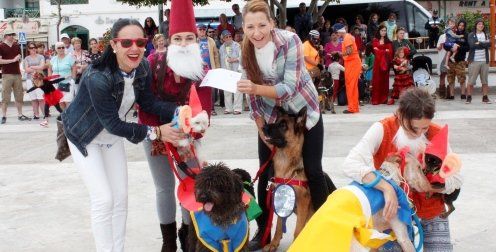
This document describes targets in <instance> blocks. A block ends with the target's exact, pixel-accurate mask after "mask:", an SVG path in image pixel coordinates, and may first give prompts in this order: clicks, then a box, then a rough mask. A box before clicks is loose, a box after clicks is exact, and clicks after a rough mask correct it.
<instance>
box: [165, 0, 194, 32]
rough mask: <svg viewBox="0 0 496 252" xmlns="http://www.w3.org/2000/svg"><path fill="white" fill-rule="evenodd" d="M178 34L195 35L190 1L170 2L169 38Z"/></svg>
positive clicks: (175, 0)
mask: <svg viewBox="0 0 496 252" xmlns="http://www.w3.org/2000/svg"><path fill="white" fill-rule="evenodd" d="M179 32H192V33H194V34H196V21H195V13H194V12H193V2H192V0H174V1H171V8H170V21H169V37H172V35H174V34H176V33H179Z"/></svg>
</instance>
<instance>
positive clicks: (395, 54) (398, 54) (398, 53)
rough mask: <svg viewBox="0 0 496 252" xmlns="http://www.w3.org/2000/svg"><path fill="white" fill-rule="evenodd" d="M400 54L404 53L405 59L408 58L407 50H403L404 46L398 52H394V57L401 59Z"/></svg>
mask: <svg viewBox="0 0 496 252" xmlns="http://www.w3.org/2000/svg"><path fill="white" fill-rule="evenodd" d="M400 53H403V58H406V55H405V48H403V46H400V48H398V49H396V52H394V57H395V58H399V56H400Z"/></svg>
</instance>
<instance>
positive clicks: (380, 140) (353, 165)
mask: <svg viewBox="0 0 496 252" xmlns="http://www.w3.org/2000/svg"><path fill="white" fill-rule="evenodd" d="M435 110H436V109H435V102H434V99H433V98H432V96H430V95H429V94H428V93H427V92H425V91H423V90H420V89H417V88H413V89H409V90H407V91H406V92H405V93H404V94H403V95H402V96H401V97H400V99H399V107H398V110H397V111H396V113H395V114H394V115H393V116H390V117H386V118H384V119H382V120H381V121H379V122H376V123H374V124H373V125H372V126H371V127H370V128H369V130H368V131H367V132H366V133H365V135H364V136H363V138H362V139H361V140H360V141H359V142H358V144H357V145H356V146H355V147H353V148H352V149H351V151H350V153H349V154H348V156H347V157H346V159H345V161H344V164H343V167H344V172H345V174H346V175H347V176H348V177H350V178H351V179H353V180H354V181H356V182H358V183H363V184H367V183H370V182H372V181H374V180H375V178H376V175H375V174H374V173H373V171H374V170H376V169H380V167H381V164H382V163H383V162H384V160H385V158H386V157H387V155H389V154H390V153H395V152H397V151H398V150H399V149H402V148H403V147H406V146H408V147H409V148H410V152H411V153H412V154H413V155H415V156H417V157H421V156H422V155H423V153H424V151H426V149H427V147H428V143H429V141H433V140H435V139H434V136H436V135H437V134H438V133H439V132H440V130H441V127H440V126H439V125H437V124H435V123H433V122H432V119H433V118H434V114H435ZM445 146H447V147H446V148H447V152H448V153H449V152H451V151H450V149H449V145H448V143H447V141H446V145H445ZM461 185H462V177H461V175H460V174H459V173H455V174H452V175H450V176H447V177H446V178H445V186H444V188H443V189H434V188H432V190H431V191H430V192H424V193H420V192H415V191H414V192H411V194H410V195H409V196H410V198H412V200H413V203H414V205H415V209H416V210H417V215H418V216H419V218H420V219H421V222H422V226H423V228H424V251H452V250H453V245H452V244H451V239H450V232H449V221H448V219H443V218H441V217H440V215H441V214H442V213H443V212H444V211H445V206H444V202H443V200H442V198H441V197H430V194H432V193H442V194H450V193H452V192H454V191H455V190H456V189H459V188H460V187H461ZM375 188H377V189H378V190H380V191H382V192H383V194H384V197H385V201H386V204H385V207H384V212H383V213H384V216H385V218H386V219H390V218H391V217H392V216H395V215H396V213H397V211H398V199H397V196H396V193H395V191H394V188H393V187H392V186H391V185H390V184H388V183H386V182H385V181H381V182H379V183H378V184H377V185H376V186H375ZM395 247H398V248H397V249H399V246H397V245H395ZM395 251H396V250H395ZM398 251H399V250H398Z"/></svg>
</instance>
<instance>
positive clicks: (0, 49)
mask: <svg viewBox="0 0 496 252" xmlns="http://www.w3.org/2000/svg"><path fill="white" fill-rule="evenodd" d="M20 54H21V48H20V47H19V44H17V43H13V44H12V46H8V45H7V44H5V43H3V42H2V43H0V56H1V57H2V59H5V60H8V59H13V58H15V57H16V56H17V55H20ZM0 66H1V67H2V74H21V68H20V67H19V62H18V61H16V62H12V63H10V64H5V65H0Z"/></svg>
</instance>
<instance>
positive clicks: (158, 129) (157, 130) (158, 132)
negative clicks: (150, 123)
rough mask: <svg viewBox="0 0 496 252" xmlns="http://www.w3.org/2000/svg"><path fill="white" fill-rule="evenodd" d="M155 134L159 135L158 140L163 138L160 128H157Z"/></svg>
mask: <svg viewBox="0 0 496 252" xmlns="http://www.w3.org/2000/svg"><path fill="white" fill-rule="evenodd" d="M155 133H156V134H157V139H160V137H161V136H162V132H160V127H159V126H156V127H155Z"/></svg>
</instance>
